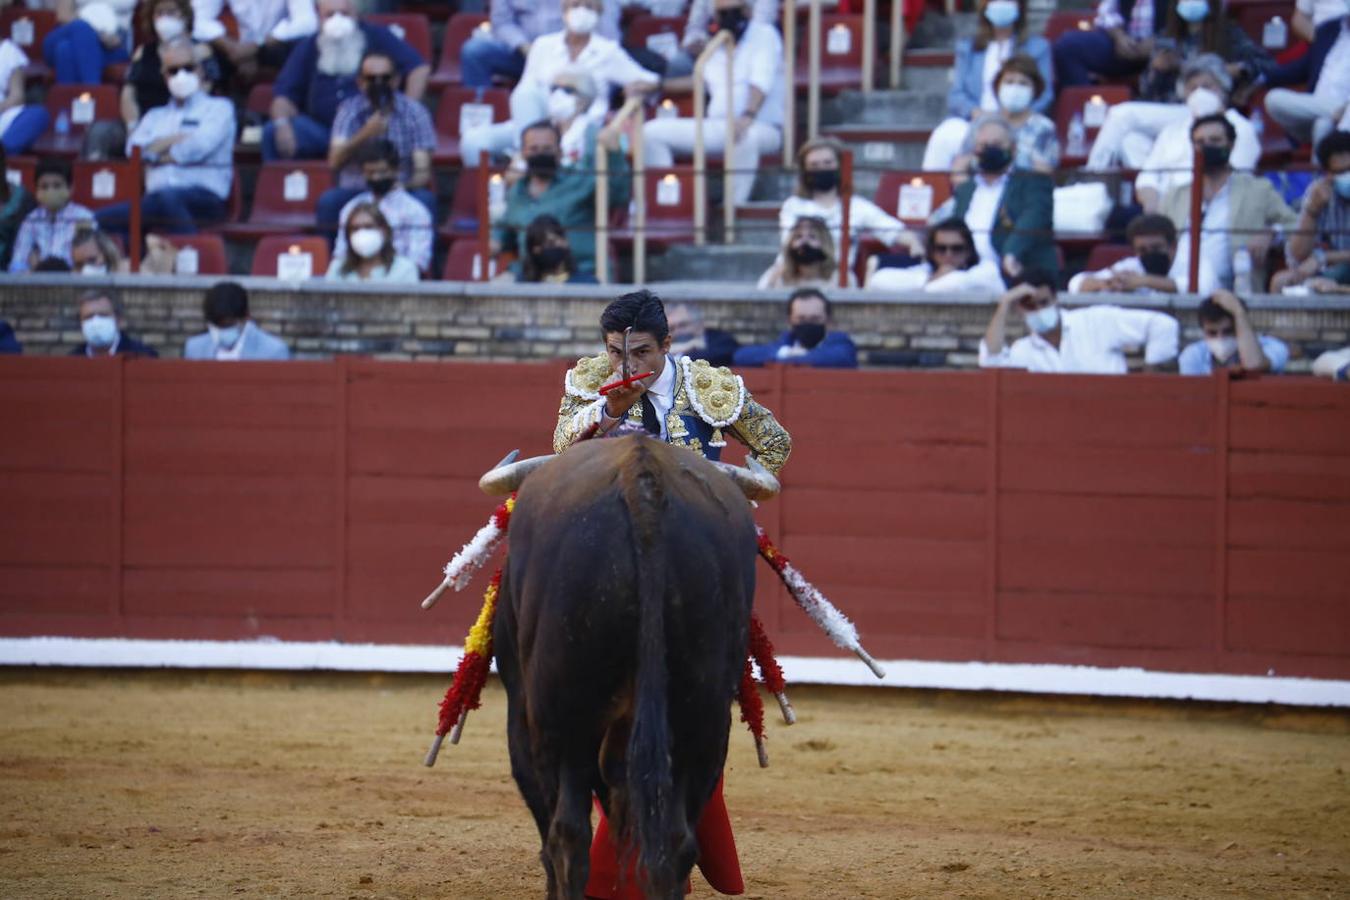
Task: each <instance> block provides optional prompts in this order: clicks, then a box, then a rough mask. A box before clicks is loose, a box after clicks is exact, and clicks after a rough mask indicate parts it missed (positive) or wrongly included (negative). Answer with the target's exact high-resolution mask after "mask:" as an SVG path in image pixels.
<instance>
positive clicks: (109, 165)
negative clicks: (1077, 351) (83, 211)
mask: <svg viewBox="0 0 1350 900" xmlns="http://www.w3.org/2000/svg"><path fill="white" fill-rule="evenodd" d="M71 174H72V177H73V178H74V179H75V183H74V184H73V185H72V186H71V192H70V196H71V199H72V200H74V201H75V202H76V203H78V204H80V205H81V206H87V207H89V208H90V209H94V210H97V209H100V208H102V207H104V206H111V205H112V204H114V203H128V202H130V201H131V200H132V199H133V198H134V197H136V196H137V195H138V194H140V192H141V176H140V173H139V172H137V171H136V164H135V163H133V162H131V161H130V160H107V161H104V162H85V161H84V160H76V161H75V163H74V165H73V166H72V172H71Z"/></svg>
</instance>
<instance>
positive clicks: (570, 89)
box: [553, 84, 577, 94]
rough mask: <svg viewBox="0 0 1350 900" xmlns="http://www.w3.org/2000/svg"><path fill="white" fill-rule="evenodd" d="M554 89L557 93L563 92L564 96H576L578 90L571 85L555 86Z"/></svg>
mask: <svg viewBox="0 0 1350 900" xmlns="http://www.w3.org/2000/svg"><path fill="white" fill-rule="evenodd" d="M553 89H554V90H555V91H562V92H563V93H564V94H576V92H577V89H576V88H574V87H572V86H571V85H570V84H555V85H554V86H553Z"/></svg>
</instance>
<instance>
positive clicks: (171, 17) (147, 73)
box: [118, 0, 221, 150]
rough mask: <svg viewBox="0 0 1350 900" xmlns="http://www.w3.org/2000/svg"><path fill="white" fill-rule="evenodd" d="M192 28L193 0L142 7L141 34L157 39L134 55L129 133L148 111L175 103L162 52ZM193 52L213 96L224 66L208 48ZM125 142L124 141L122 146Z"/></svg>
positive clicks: (126, 108) (125, 90) (128, 88)
mask: <svg viewBox="0 0 1350 900" xmlns="http://www.w3.org/2000/svg"><path fill="white" fill-rule="evenodd" d="M192 25H193V8H192V3H191V2H190V0H155V2H153V3H142V4H141V11H140V27H141V30H142V31H143V32H144V33H145V34H150V35H154V37H153V38H151V39H150V40H148V41H145V42H144V43H142V44H140V45H138V46H137V47H136V51H135V52H134V53H133V54H132V55H131V67H130V68H129V69H128V70H127V80H126V83H125V84H123V85H122V101H121V102H122V121H123V123H124V124H125V125H126V127H127V130H128V131H130V130H131V129H134V128H135V127H136V123H137V122H139V121H140V120H141V116H142V115H143V114H144V113H145V112H146V110H151V109H154V108H155V107H157V106H167V105H168V104H169V102H170V101H171V100H172V99H173V95H172V94H170V93H169V82H168V81H167V80H166V79H165V78H164V71H163V63H162V61H161V60H160V58H159V51H160V48H161V47H162V46H164V45H165V44H167V43H169V42H170V41H176V40H178V39H179V38H182V37H185V36H188V35H191V34H192ZM193 52H194V53H196V54H197V60H198V62H200V63H201V64H202V81H203V82H204V83H205V84H206V85H207V93H210V86H212V85H215V84H219V83H221V75H220V63H219V61H218V60H217V58H216V57H215V56H213V55H212V53H211V48H210V47H209V46H208V45H206V44H194V45H193ZM125 142H126V139H125V138H123V140H122V141H120V142H119V144H122V143H125ZM118 149H119V150H120V149H121V147H120V146H119V147H118Z"/></svg>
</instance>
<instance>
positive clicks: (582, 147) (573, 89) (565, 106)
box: [460, 66, 604, 185]
mask: <svg viewBox="0 0 1350 900" xmlns="http://www.w3.org/2000/svg"><path fill="white" fill-rule="evenodd" d="M595 98H596V87H595V79H593V78H591V76H590V75H588V74H587V73H586V70H585V69H578V68H576V67H574V66H568V67H566V68H563V69H559V70H558V72H557V73H556V74H555V75H554V76H553V85H552V88H551V89H550V92H549V95H548V116H547V119H548V121H550V122H552V123H553V125H554V127H556V128H557V129H558V133H559V134H561V135H562V141H561V143H560V144H559V146H560V148H561V156H560V157H559V159H558V165H559V166H561V167H562V168H565V169H574V168H576V167H577V165H578V164H579V163H580V162H581V161H582V160H583V159H585V158H587V156H588V154H589V152H590V151H591V150H592V149H593V148H594V146H595V135H596V132H597V131H599V129H600V125H601V123H602V122H603V121H604V115H603V113H602V114H601V115H600V116H599V117H594V118H593V117H592V116H591V114H590V110H591V109H593V108H594V103H593V101H594V100H595ZM527 124H528V123H527ZM501 128H506V129H515V128H516V125H515V123H514V122H499V123H497V124H495V125H486V126H483V127H480V128H474V129H471V130H470V131H469V133H468V135H466V136H465V138H464V141H463V143H461V144H460V152H461V154H462V155H463V156H464V165H466V166H476V165H478V160H479V159H481V158H482V154H483V152H484V150H483V149H482V148H484V147H487V146H489V145H491V146H498V147H510V148H513V151H514V152H513V155H512V157H511V164H510V166H508V167H507V170H506V183H507V184H508V185H509V184H515V183H516V182H517V181H518V180H519V179H520V178H521V177H523V176H524V175H525V171H526V169H527V168H528V167H527V166H526V164H525V157H524V156H522V155H521V153H520V147H519V144H520V131H519V130H518V129H517V130H516V131H515V133H514V134H513V135H512V136H511V138H510V140H509V141H504V142H503V141H502V139H501V137H500V135H499V134H498V132H497V130H498V129H501ZM493 152H496V151H493Z"/></svg>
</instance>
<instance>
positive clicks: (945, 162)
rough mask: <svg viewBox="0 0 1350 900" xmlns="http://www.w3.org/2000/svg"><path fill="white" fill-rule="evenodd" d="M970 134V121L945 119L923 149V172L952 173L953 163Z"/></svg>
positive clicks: (935, 129) (934, 130)
mask: <svg viewBox="0 0 1350 900" xmlns="http://www.w3.org/2000/svg"><path fill="white" fill-rule="evenodd" d="M969 133H970V120H969V119H958V118H956V117H955V116H953V117H952V118H950V119H943V120H942V123H941V124H940V125H938V127H937V128H934V129H933V133H932V134H930V135H929V136H928V145H927V146H926V147H924V148H923V170H924V171H925V172H950V171H951V170H952V163H953V162H954V161H955V160H956V156H957V154H958V153H960V152H961V145H962V144H964V143H965V142H966V135H967V134H969Z"/></svg>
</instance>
